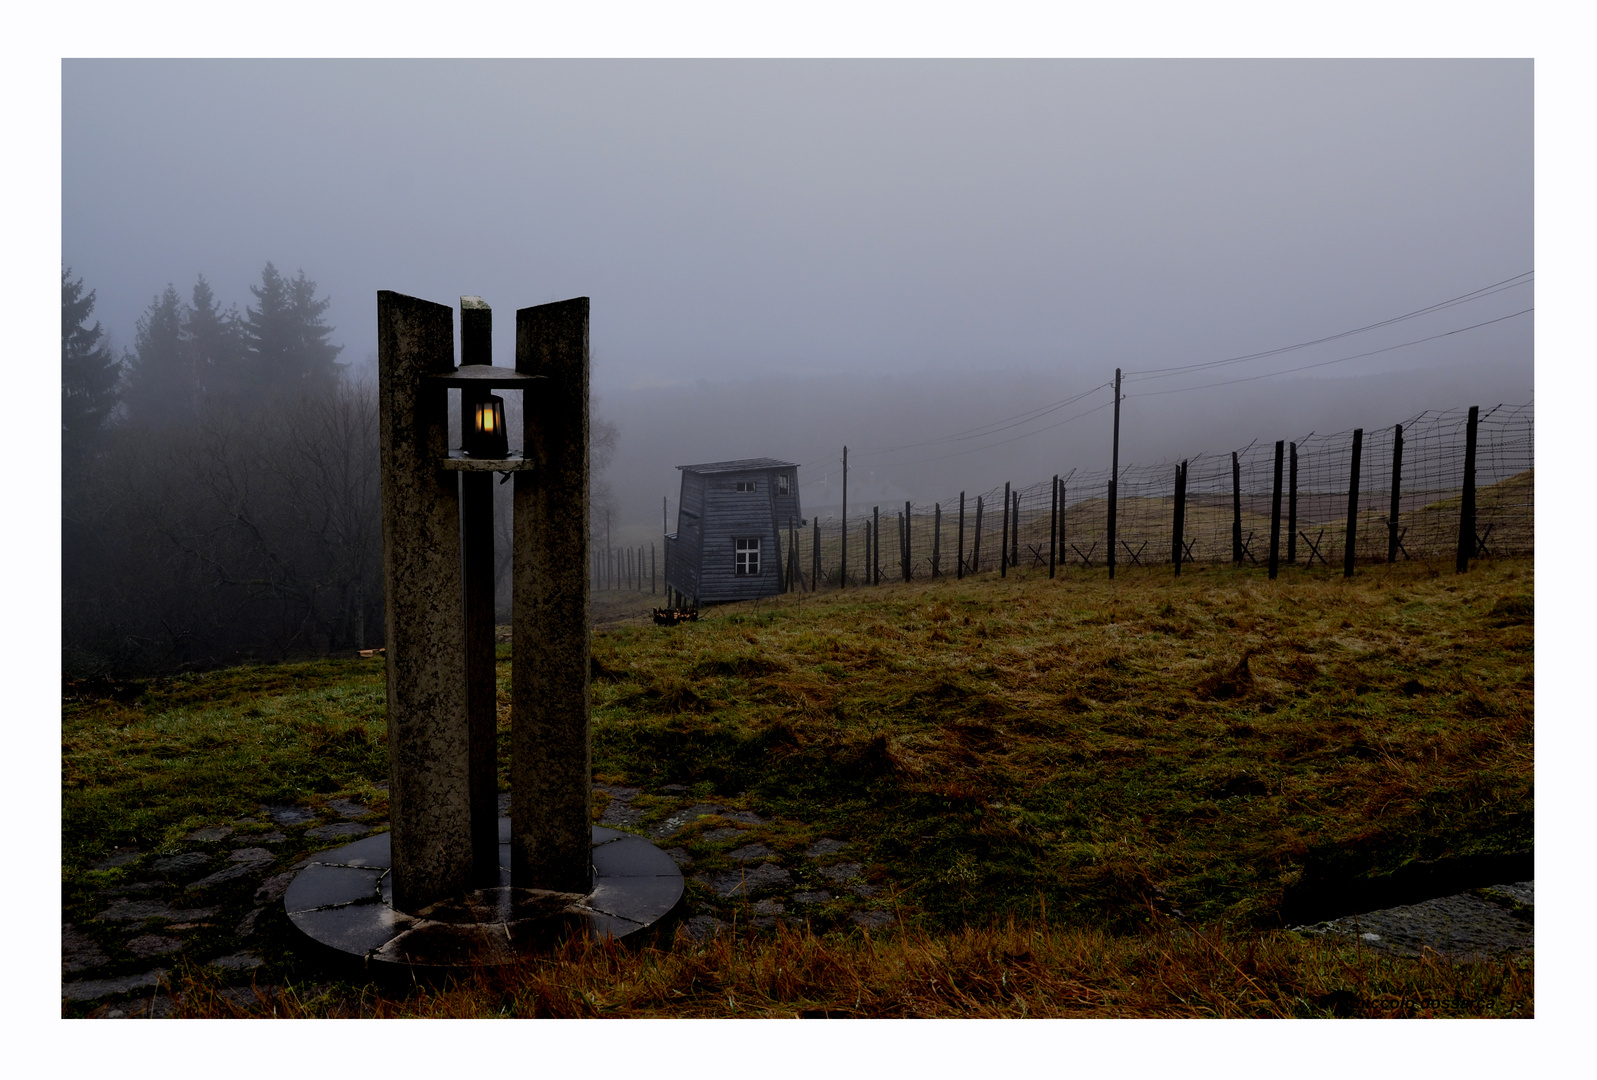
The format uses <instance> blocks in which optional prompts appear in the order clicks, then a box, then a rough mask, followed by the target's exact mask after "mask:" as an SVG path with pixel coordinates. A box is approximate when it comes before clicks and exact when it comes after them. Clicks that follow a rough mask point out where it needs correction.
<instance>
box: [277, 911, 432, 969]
mask: <svg viewBox="0 0 1597 1080" xmlns="http://www.w3.org/2000/svg"><path fill="white" fill-rule="evenodd" d="M288 918H289V921H291V922H292V923H293V924H294V925H295V926H297V927H298V928H299V929H300V931H301V932H302V933H304V934H305V935H306V936H307V937H309V938H312V939H314V940H316V941H319V942H321V943H322V944H323V945H326V946H328V947H330V948H333V949H337V950H338V951H339V952H345V953H352V954H353V955H355V956H365V955H366V954H367V953H369V952H371V951H372V950H374V949H380V948H382V947H383V946H384V945H386V944H388V942H390V941H392V940H393V939H394V938H395V937H396V936H397V935H399V934H401V933H403V932H405V931H406V930H409V929H410V928H411V927H412V926H413V925H415V922H416V920H415V919H412V918H411V917H410V916H409V915H405V914H403V913H401V912H398V911H395V910H394V909H393V908H391V907H389V906H388V905H387V904H345V905H344V906H343V907H333V908H316V909H313V910H311V911H297V912H294V913H292V914H290V915H289V917H288Z"/></svg>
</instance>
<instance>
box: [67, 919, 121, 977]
mask: <svg viewBox="0 0 1597 1080" xmlns="http://www.w3.org/2000/svg"><path fill="white" fill-rule="evenodd" d="M110 959H111V958H110V957H109V956H107V955H106V954H105V952H104V950H102V949H101V948H100V945H99V943H98V942H96V941H95V940H94V939H93V938H91V937H90V936H89V935H88V934H85V933H84V932H83V931H81V930H79V929H78V928H77V927H75V926H73V925H72V924H71V923H62V924H61V970H62V971H87V970H88V969H89V968H92V967H99V966H100V965H101V964H104V963H106V962H108V961H109V960H110Z"/></svg>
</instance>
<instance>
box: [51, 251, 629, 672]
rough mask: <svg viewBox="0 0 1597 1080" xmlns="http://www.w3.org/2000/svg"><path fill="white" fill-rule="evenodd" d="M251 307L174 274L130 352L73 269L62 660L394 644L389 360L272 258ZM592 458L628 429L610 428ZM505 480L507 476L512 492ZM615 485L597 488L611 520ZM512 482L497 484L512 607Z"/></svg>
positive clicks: (270, 654)
mask: <svg viewBox="0 0 1597 1080" xmlns="http://www.w3.org/2000/svg"><path fill="white" fill-rule="evenodd" d="M250 292H251V294H252V296H253V298H254V299H253V303H250V304H249V305H247V306H246V307H245V309H244V311H243V312H242V313H240V312H239V310H238V309H237V307H236V306H233V307H227V308H223V307H222V306H221V303H220V302H219V301H218V299H217V298H216V296H215V295H214V294H213V293H212V291H211V288H210V286H209V285H208V284H207V283H206V281H205V278H204V277H203V276H201V277H200V278H199V279H198V280H197V281H196V282H195V285H194V288H193V290H192V291H191V293H190V295H189V297H188V298H187V299H186V300H185V299H184V298H183V297H182V296H181V295H180V294H179V293H178V292H177V290H176V289H175V288H174V287H172V286H171V285H168V286H167V288H166V289H165V291H163V292H162V293H161V294H160V295H158V296H156V297H155V298H154V299H153V300H152V301H151V303H150V305H149V307H148V308H147V309H146V311H145V313H144V315H143V317H142V318H140V319H139V322H138V326H137V329H136V333H135V338H134V344H133V346H132V348H130V349H127V350H125V351H124V352H123V355H122V356H120V357H117V356H114V355H113V354H112V350H111V349H110V347H109V345H108V344H107V342H106V339H105V334H104V331H103V330H102V328H101V326H100V324H99V322H98V321H95V320H94V319H93V312H94V302H95V294H94V292H93V291H92V290H89V289H87V288H86V287H85V285H84V282H83V281H82V280H81V279H77V280H74V279H73V278H72V275H71V270H70V269H64V270H63V271H62V275H61V372H62V388H61V406H62V408H61V440H62V447H61V449H62V515H61V516H62V662H63V667H64V669H65V670H66V671H67V672H68V673H69V674H74V675H87V674H95V673H110V672H116V673H157V672H170V671H179V670H185V669H197V668H207V667H214V666H218V665H222V664H230V663H239V662H247V661H252V660H278V659H284V658H288V657H294V656H309V655H319V654H325V653H330V652H340V651H347V650H351V649H359V648H371V647H374V646H378V645H381V644H382V638H383V589H382V520H381V486H380V484H381V481H380V474H379V466H378V424H377V387H376V375H375V370H374V369H373V368H372V367H370V366H369V365H367V366H362V367H356V366H353V365H346V364H340V363H339V362H338V359H337V358H338V354H339V352H340V351H341V349H342V346H339V345H333V344H331V343H330V342H329V341H328V338H329V336H330V335H331V334H332V333H333V331H334V328H333V327H331V326H328V325H327V324H326V322H325V320H324V318H323V315H324V313H325V312H326V310H327V306H328V303H329V301H328V300H327V299H326V298H325V297H323V298H320V299H318V298H317V296H316V283H315V282H314V281H311V280H309V279H308V278H307V277H306V276H305V274H304V272H303V271H301V272H300V273H299V274H298V275H297V276H296V277H293V278H288V277H285V276H284V275H282V274H281V273H279V271H278V270H277V269H276V268H275V267H274V266H273V265H272V264H271V263H267V264H266V267H265V268H264V269H263V270H262V272H261V280H260V283H259V284H258V285H252V286H251V287H250ZM593 427H594V445H593V450H592V454H593V468H594V471H595V473H596V474H597V473H598V472H599V471H600V470H602V468H603V466H604V465H605V464H606V463H607V462H608V460H609V458H610V456H612V455H613V453H614V449H615V445H616V441H617V440H616V430H615V428H614V426H613V425H610V424H607V423H605V422H604V421H602V420H598V419H595V421H594V424H593ZM496 487H497V485H496ZM606 493H607V489H606V488H605V487H604V485H602V484H596V485H595V491H594V495H595V498H594V506H595V513H596V514H603V513H604V512H605V510H606V508H607V504H606V501H605V498H606ZM505 496H508V489H507V490H506V491H505V492H504V493H503V494H502V495H501V493H499V492H496V511H498V514H497V516H498V518H499V522H500V527H499V532H500V543H499V549H500V550H499V552H498V554H499V560H498V561H499V563H500V578H501V584H502V586H503V587H502V588H501V589H500V606H501V609H502V611H507V610H508V604H509V597H508V569H509V536H510V514H509V509H510V508H509V499H508V497H505Z"/></svg>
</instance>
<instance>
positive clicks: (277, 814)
mask: <svg viewBox="0 0 1597 1080" xmlns="http://www.w3.org/2000/svg"><path fill="white" fill-rule="evenodd" d="M261 812H262V813H264V814H265V815H266V816H267V817H269V818H271V819H272V820H273V821H275V822H276V823H277V824H279V825H303V824H305V822H307V821H315V820H316V814H315V812H314V811H311V810H307V809H305V808H304V807H303V806H263V807H261Z"/></svg>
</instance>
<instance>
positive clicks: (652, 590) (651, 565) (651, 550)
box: [649, 543, 655, 596]
mask: <svg viewBox="0 0 1597 1080" xmlns="http://www.w3.org/2000/svg"><path fill="white" fill-rule="evenodd" d="M649 595H650V596H653V595H655V587H654V545H653V544H652V543H651V544H650V545H649Z"/></svg>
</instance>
